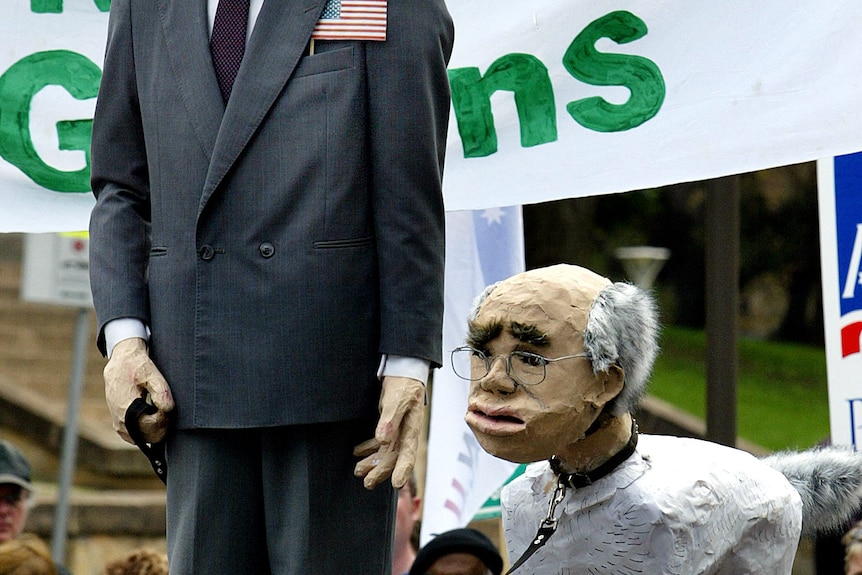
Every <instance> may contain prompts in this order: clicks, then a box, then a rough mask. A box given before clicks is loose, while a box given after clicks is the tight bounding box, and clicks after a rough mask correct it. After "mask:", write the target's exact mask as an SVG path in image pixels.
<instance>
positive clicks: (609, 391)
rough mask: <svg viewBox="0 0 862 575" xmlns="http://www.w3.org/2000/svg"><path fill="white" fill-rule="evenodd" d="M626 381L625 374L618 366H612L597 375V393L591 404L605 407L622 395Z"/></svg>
mask: <svg viewBox="0 0 862 575" xmlns="http://www.w3.org/2000/svg"><path fill="white" fill-rule="evenodd" d="M625 380H626V375H625V372H623V368H621V367H620V366H618V365H611V366H610V367H608V369H607V370H605V371H602V372H600V373H598V374H596V383H597V385H596V392H595V395H594V396H593V398H591V400H590V402H591V403H592V404H593V405H595V406H597V407H604V405H605V404H606V403H607V402H609V401H611V400H612V399H613V398H615V397H616V396H618V395H619V394H620V392H621V391H622V390H623V385H624V384H625Z"/></svg>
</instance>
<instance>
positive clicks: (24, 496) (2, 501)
mask: <svg viewBox="0 0 862 575" xmlns="http://www.w3.org/2000/svg"><path fill="white" fill-rule="evenodd" d="M32 492H33V486H32V485H31V483H30V464H29V463H27V459H26V458H25V457H24V454H23V453H21V451H20V450H19V449H18V448H16V447H15V446H14V445H12V444H11V443H9V442H8V441H0V543H3V542H6V541H10V540H12V539H15V538H16V537H18V535H20V534H21V532H22V531H23V530H24V523H26V522H27V501H28V499H29V498H30V494H31V493H32Z"/></svg>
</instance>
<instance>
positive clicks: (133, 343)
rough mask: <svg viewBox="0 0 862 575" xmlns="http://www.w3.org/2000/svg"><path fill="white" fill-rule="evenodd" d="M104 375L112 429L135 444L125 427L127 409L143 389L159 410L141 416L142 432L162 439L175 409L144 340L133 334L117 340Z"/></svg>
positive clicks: (149, 437) (152, 440) (155, 439)
mask: <svg viewBox="0 0 862 575" xmlns="http://www.w3.org/2000/svg"><path fill="white" fill-rule="evenodd" d="M104 378H105V399H106V400H107V402H108V410H109V411H110V412H111V419H112V420H113V425H114V429H115V430H116V431H117V433H119V434H120V437H122V438H123V439H124V440H126V441H127V442H129V443H132V444H134V441H133V440H132V438H131V436H129V432H128V430H127V429H126V422H125V418H126V410H127V409H128V408H129V405H131V403H132V402H133V401H134V400H135V399H136V398H138V397H141V396H142V395H143V394H144V392H146V394H147V395H148V396H149V398H150V401H152V403H153V405H155V406H156V409H157V410H158V411H156V412H155V413H154V414H152V415H142V416H141V418H140V420H139V421H140V428H141V433H142V435H143V436H144V439H146V440H147V441H148V442H150V443H157V442H159V441H161V440H162V439H164V437H165V434H166V433H167V431H168V423H169V420H170V418H169V415H168V414H169V413H170V411H171V410H172V409H173V408H174V398H173V395H172V394H171V388H170V387H169V386H168V382H167V381H166V380H165V378H164V377H163V376H162V374H161V372H160V371H159V369H158V368H157V367H156V365H155V364H154V363H153V361H152V360H151V359H150V355H149V353H148V352H147V343H146V341H144V340H143V339H141V338H137V337H134V338H130V339H124V340H122V341H120V342H119V343H117V345H115V346H114V350H113V352H112V353H111V358H110V359H109V360H108V363H107V365H105V370H104Z"/></svg>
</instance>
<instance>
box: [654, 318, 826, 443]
mask: <svg viewBox="0 0 862 575" xmlns="http://www.w3.org/2000/svg"><path fill="white" fill-rule="evenodd" d="M661 344H662V351H661V354H660V356H659V358H658V360H657V361H656V367H655V373H654V376H653V381H652V383H651V384H650V387H649V391H650V393H651V394H653V395H655V396H656V397H658V398H660V399H663V400H665V401H668V402H670V403H672V404H673V405H675V406H677V407H679V408H680V409H683V410H685V411H687V412H689V413H691V414H692V415H695V416H697V417H700V418H704V417H705V415H706V381H705V378H706V375H705V374H706V363H705V362H706V351H705V350H706V338H705V336H704V333H703V332H702V331H697V330H690V329H683V328H678V327H667V328H666V329H665V330H664V333H663V334H662V341H661ZM738 349H739V382H738V387H737V428H738V429H737V433H738V435H739V436H740V437H743V438H745V439H747V440H749V441H751V442H753V443H756V444H758V445H761V446H763V447H766V448H768V449H771V450H781V449H797V448H807V447H811V446H813V445H815V444H817V443H819V442H820V441H822V440H823V439H825V438H826V437H828V435H829V406H828V397H827V382H826V356H825V353H824V351H823V350H822V349H819V348H816V347H811V346H804V345H798V344H789V343H776V342H764V341H753V340H744V339H743V340H740V342H739V345H738Z"/></svg>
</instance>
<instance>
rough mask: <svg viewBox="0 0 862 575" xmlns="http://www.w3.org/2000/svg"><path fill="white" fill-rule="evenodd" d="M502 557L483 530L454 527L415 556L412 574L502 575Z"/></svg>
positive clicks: (432, 540)
mask: <svg viewBox="0 0 862 575" xmlns="http://www.w3.org/2000/svg"><path fill="white" fill-rule="evenodd" d="M502 571H503V558H502V557H501V556H500V552H499V551H498V550H497V547H496V546H494V544H493V543H492V542H491V540H490V539H488V538H487V537H486V536H485V535H484V534H483V533H482V532H481V531H477V530H476V529H471V528H463V529H453V530H451V531H446V532H445V533H441V534H440V535H437V536H436V537H434V538H433V539H431V540H430V541H429V542H428V543H426V544H425V546H424V547H422V548H421V549H420V550H419V553H418V554H417V555H416V560H415V561H414V562H413V567H411V569H410V575H500V573H502Z"/></svg>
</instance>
